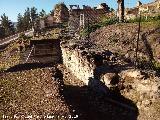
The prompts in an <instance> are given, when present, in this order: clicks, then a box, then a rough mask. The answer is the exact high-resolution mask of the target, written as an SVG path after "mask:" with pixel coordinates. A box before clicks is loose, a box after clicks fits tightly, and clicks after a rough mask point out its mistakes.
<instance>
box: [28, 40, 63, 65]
mask: <svg viewBox="0 0 160 120" xmlns="http://www.w3.org/2000/svg"><path fill="white" fill-rule="evenodd" d="M30 44H31V46H34V48H33V52H32V54H31V57H30V58H31V60H32V59H34V61H35V62H36V60H37V61H38V62H41V63H61V61H62V59H61V54H62V53H61V48H60V40H59V39H54V40H51V39H46V40H45V39H44V40H31V42H30ZM31 60H30V61H31Z"/></svg>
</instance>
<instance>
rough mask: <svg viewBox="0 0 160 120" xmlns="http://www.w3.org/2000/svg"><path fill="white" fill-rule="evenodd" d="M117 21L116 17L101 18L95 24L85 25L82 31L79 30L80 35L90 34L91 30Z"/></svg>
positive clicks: (93, 30)
mask: <svg viewBox="0 0 160 120" xmlns="http://www.w3.org/2000/svg"><path fill="white" fill-rule="evenodd" d="M116 23H118V19H117V18H116V17H114V18H106V19H105V18H103V19H102V20H101V22H99V23H96V24H92V25H90V26H87V27H86V28H84V29H83V30H82V31H81V33H80V34H81V35H82V36H87V35H88V34H90V33H91V32H95V31H96V30H97V29H99V28H101V27H104V26H107V25H112V24H116Z"/></svg>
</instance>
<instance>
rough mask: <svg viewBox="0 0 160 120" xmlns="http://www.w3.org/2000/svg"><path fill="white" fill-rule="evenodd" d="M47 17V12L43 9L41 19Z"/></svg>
mask: <svg viewBox="0 0 160 120" xmlns="http://www.w3.org/2000/svg"><path fill="white" fill-rule="evenodd" d="M45 16H46V12H45V11H44V10H43V9H42V11H41V12H40V13H39V17H41V18H44V17H45Z"/></svg>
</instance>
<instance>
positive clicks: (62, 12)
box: [54, 3, 69, 23]
mask: <svg viewBox="0 0 160 120" xmlns="http://www.w3.org/2000/svg"><path fill="white" fill-rule="evenodd" d="M68 19H69V11H68V8H67V7H66V5H65V4H64V3H61V4H57V5H56V6H55V9H54V21H55V22H56V23H62V22H67V21H68Z"/></svg>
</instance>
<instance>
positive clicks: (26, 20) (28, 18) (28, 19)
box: [23, 8, 32, 30]
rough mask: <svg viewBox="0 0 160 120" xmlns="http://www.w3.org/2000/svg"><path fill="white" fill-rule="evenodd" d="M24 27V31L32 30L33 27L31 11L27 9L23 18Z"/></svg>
mask: <svg viewBox="0 0 160 120" xmlns="http://www.w3.org/2000/svg"><path fill="white" fill-rule="evenodd" d="M23 27H24V30H28V29H31V27H32V25H31V15H30V9H29V8H27V9H26V10H25V13H24V16H23Z"/></svg>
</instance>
